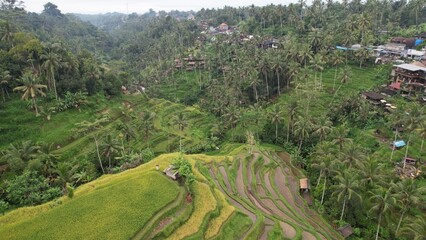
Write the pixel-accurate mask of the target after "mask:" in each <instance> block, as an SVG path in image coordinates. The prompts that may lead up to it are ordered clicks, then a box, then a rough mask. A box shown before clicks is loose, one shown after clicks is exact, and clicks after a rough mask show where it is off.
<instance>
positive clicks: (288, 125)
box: [287, 121, 290, 143]
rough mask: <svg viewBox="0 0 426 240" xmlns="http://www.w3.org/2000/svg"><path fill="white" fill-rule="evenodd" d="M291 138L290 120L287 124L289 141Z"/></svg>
mask: <svg viewBox="0 0 426 240" xmlns="http://www.w3.org/2000/svg"><path fill="white" fill-rule="evenodd" d="M289 140H290V121H288V124H287V143H288V141H289Z"/></svg>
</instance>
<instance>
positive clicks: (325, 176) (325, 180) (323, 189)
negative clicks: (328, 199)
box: [321, 175, 327, 205]
mask: <svg viewBox="0 0 426 240" xmlns="http://www.w3.org/2000/svg"><path fill="white" fill-rule="evenodd" d="M326 185H327V175H324V185H323V188H322V196H321V205H322V203H323V202H324V195H325V187H326Z"/></svg>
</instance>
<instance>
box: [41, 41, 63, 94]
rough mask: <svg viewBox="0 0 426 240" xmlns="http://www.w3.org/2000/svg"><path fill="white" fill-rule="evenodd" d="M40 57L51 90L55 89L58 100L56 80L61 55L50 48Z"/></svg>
mask: <svg viewBox="0 0 426 240" xmlns="http://www.w3.org/2000/svg"><path fill="white" fill-rule="evenodd" d="M40 59H41V60H42V61H43V64H42V65H41V66H42V68H43V70H44V71H45V74H46V76H47V79H48V85H49V88H50V90H53V92H54V93H55V98H56V100H58V92H57V91H56V80H55V74H56V71H57V69H58V68H59V67H60V66H61V58H60V55H58V54H56V53H55V52H53V51H52V49H49V51H48V52H47V53H45V54H42V55H41V56H40Z"/></svg>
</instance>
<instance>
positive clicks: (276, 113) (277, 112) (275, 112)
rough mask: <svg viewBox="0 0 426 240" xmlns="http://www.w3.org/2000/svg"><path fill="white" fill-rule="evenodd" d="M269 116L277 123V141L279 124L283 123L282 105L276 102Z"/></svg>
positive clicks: (276, 138)
mask: <svg viewBox="0 0 426 240" xmlns="http://www.w3.org/2000/svg"><path fill="white" fill-rule="evenodd" d="M268 115H269V117H270V119H271V123H272V124H275V143H276V142H277V141H278V124H280V123H281V120H282V119H283V117H282V115H283V111H282V110H281V108H280V106H279V105H278V104H276V105H275V106H274V107H273V108H272V110H271V111H270V112H269V114H268Z"/></svg>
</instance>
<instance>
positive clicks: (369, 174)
mask: <svg viewBox="0 0 426 240" xmlns="http://www.w3.org/2000/svg"><path fill="white" fill-rule="evenodd" d="M356 167H357V169H358V174H359V176H360V177H361V179H360V183H361V185H362V186H363V187H365V189H369V188H370V187H371V186H373V185H374V184H379V183H383V182H385V181H386V179H387V178H388V176H389V175H388V172H387V171H386V170H385V169H384V168H383V165H382V164H381V163H380V162H379V161H377V160H376V159H375V158H373V157H367V158H366V159H364V160H363V161H358V162H357V164H356Z"/></svg>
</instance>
